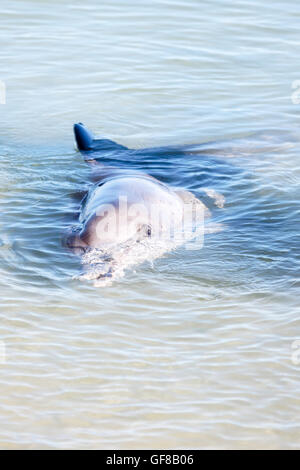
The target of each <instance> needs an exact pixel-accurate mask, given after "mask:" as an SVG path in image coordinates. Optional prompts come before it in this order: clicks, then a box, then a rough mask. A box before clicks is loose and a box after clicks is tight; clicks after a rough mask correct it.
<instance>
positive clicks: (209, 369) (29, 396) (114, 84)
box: [0, 0, 300, 449]
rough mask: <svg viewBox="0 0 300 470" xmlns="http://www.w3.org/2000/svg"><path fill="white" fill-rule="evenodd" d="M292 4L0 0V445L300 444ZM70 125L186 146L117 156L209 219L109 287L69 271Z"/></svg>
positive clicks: (83, 170) (77, 159) (121, 138)
mask: <svg viewBox="0 0 300 470" xmlns="http://www.w3.org/2000/svg"><path fill="white" fill-rule="evenodd" d="M299 17H300V8H299V4H298V2H296V1H291V0H289V1H288V2H282V1H278V2H276V4H272V3H271V2H269V3H268V4H264V5H262V4H261V3H258V2H257V1H255V2H247V1H240V2H238V3H235V2H234V3H229V2H225V1H212V2H209V3H208V4H202V2H198V1H196V0H188V1H184V2H183V1H180V0H178V1H175V0H174V1H173V0H164V1H152V2H145V1H136V0H130V1H127V2H126V3H125V2H122V1H120V0H119V1H115V0H114V1H104V2H101V4H100V3H99V2H96V1H92V0H87V1H86V2H84V3H83V4H82V3H81V2H78V1H73V2H72V3H70V2H67V1H59V2H58V1H52V2H50V1H49V0H44V1H42V0H36V1H19V0H12V1H11V2H9V4H8V5H7V6H6V7H2V12H1V18H0V25H1V27H0V40H1V44H2V47H1V49H0V59H1V69H0V70H1V71H0V80H1V81H2V82H4V83H5V85H6V104H0V177H1V183H2V184H1V188H0V206H1V224H0V289H1V300H0V306H1V321H0V341H1V343H0V346H1V347H0V353H1V355H0V383H1V387H0V417H1V423H3V424H2V426H1V429H0V446H1V447H2V448H65V447H68V448H124V449H128V448H129V449H130V448H212V447H217V448H225V449H228V448H253V447H254V448H299V442H300V426H299V373H300V354H297V352H299V350H297V344H298V343H295V341H296V340H299V339H300V330H299V300H298V299H299V266H300V262H299V261H300V256H299V182H300V164H299V152H300V126H299V110H300V104H299V101H300V100H299V93H298V90H299V88H300V85H299V86H298V84H297V80H300V73H299V67H298V64H299V57H298V56H299V53H298V52H299V41H300V33H299ZM1 89H2V90H3V87H2V88H1ZM1 97H2V102H3V101H4V100H3V92H2V94H1ZM77 121H83V122H84V123H86V124H87V125H89V126H90V127H91V128H92V129H93V130H94V131H95V132H96V133H97V134H98V135H99V136H104V137H105V138H110V139H113V140H115V141H117V142H119V143H121V144H124V145H126V146H129V147H131V148H137V149H142V148H146V147H157V146H175V147H176V148H179V147H181V146H183V145H190V144H196V149H195V151H194V152H193V153H189V154H187V155H184V156H178V154H176V152H175V153H174V152H172V151H170V152H167V153H166V154H165V155H157V154H155V153H151V152H149V153H147V154H146V155H145V156H144V157H143V158H141V159H140V161H134V162H132V161H128V162H127V161H126V160H124V159H123V160H122V158H121V157H120V160H119V162H118V164H120V165H122V166H125V167H127V166H128V167H132V166H134V167H135V168H140V169H142V170H144V171H147V172H148V173H150V174H151V175H153V176H155V177H157V178H159V179H160V180H162V181H164V182H166V183H168V184H171V185H176V186H180V187H183V188H186V189H188V190H190V191H192V192H194V194H196V195H197V196H198V197H200V198H202V200H203V201H204V202H205V203H206V204H207V205H208V206H209V208H210V209H211V211H212V216H213V220H214V221H216V222H217V223H222V224H223V226H224V230H223V231H221V232H218V233H212V234H210V235H206V237H205V244H204V247H203V248H202V249H199V250H192V251H188V250H186V249H185V248H184V247H180V248H178V249H177V250H175V251H173V252H171V253H168V254H166V255H165V256H163V257H162V258H160V259H158V260H156V261H154V262H153V263H144V264H142V265H140V266H137V267H136V268H135V269H132V270H128V272H127V274H126V277H125V278H123V279H120V280H119V281H118V282H116V283H114V284H113V285H112V286H111V287H107V288H102V289H99V288H96V287H94V286H93V284H92V283H90V282H87V281H86V282H80V281H79V280H77V279H76V278H77V277H78V273H80V271H81V265H80V260H79V259H78V258H76V257H75V256H72V254H70V253H69V252H67V251H66V250H65V248H64V247H63V245H62V239H63V237H64V234H65V231H66V230H67V229H68V228H69V227H70V226H72V225H74V224H76V220H77V219H76V217H77V213H78V209H79V201H80V194H81V193H82V192H83V191H84V190H85V189H87V188H88V187H89V185H90V172H89V168H88V167H87V166H86V164H85V163H84V162H83V161H82V157H81V156H80V154H79V153H78V152H76V150H75V149H74V144H73V135H72V124H73V123H74V122H77ZM203 187H209V188H212V189H214V190H215V191H218V192H219V193H221V194H223V195H224V196H225V198H226V204H225V208H224V209H219V208H217V207H215V206H214V205H213V202H212V201H211V200H210V199H209V198H205V196H204V194H203ZM293 346H294V349H293ZM298 359H299V360H298Z"/></svg>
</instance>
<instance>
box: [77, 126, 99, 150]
mask: <svg viewBox="0 0 300 470" xmlns="http://www.w3.org/2000/svg"><path fill="white" fill-rule="evenodd" d="M74 134H75V139H76V144H77V147H78V150H92V144H93V141H94V136H93V134H92V133H91V131H89V130H88V129H87V128H86V127H85V126H84V125H83V124H82V123H81V122H79V123H78V124H74Z"/></svg>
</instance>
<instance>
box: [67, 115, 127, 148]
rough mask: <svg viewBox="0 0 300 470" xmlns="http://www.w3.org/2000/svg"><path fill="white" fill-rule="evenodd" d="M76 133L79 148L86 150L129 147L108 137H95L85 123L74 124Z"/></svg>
mask: <svg viewBox="0 0 300 470" xmlns="http://www.w3.org/2000/svg"><path fill="white" fill-rule="evenodd" d="M74 134H75V139H76V143H77V147H78V150H84V151H89V150H90V151H94V152H97V151H101V150H103V151H105V150H106V151H113V150H128V149H127V147H124V146H123V145H120V144H117V143H116V142H113V141H112V140H108V139H95V138H94V136H93V134H92V132H91V131H90V130H89V129H87V128H86V127H85V126H84V124H82V123H81V122H79V123H78V124H74Z"/></svg>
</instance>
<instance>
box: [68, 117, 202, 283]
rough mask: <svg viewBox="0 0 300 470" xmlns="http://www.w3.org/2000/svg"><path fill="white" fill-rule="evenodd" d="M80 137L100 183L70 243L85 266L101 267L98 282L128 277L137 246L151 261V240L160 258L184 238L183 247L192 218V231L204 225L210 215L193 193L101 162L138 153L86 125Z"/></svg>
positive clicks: (83, 209) (84, 206) (78, 131)
mask: <svg viewBox="0 0 300 470" xmlns="http://www.w3.org/2000/svg"><path fill="white" fill-rule="evenodd" d="M74 134H75V141H76V145H77V148H78V150H79V151H80V152H81V153H82V155H83V157H84V159H85V161H86V162H87V163H89V164H90V165H91V168H92V170H93V178H94V181H95V184H94V185H93V186H92V187H91V189H90V190H89V192H88V194H87V195H86V197H85V198H84V200H83V201H82V204H81V210H80V217H79V227H78V228H77V229H76V230H75V231H73V232H72V233H71V234H69V236H68V237H67V242H66V244H67V246H68V248H69V249H70V250H72V251H73V252H74V253H75V254H80V255H82V256H83V257H84V259H85V264H90V265H93V266H94V267H95V266H97V269H96V270H95V272H94V273H93V275H92V278H94V279H96V280H102V281H103V280H105V281H107V280H108V279H113V278H117V277H120V275H124V268H126V267H128V266H129V265H130V264H134V262H133V258H134V256H133V253H135V252H136V251H137V247H138V249H139V253H140V252H141V246H144V247H145V255H144V256H140V254H139V257H138V259H139V260H140V261H144V259H147V254H149V251H147V242H148V248H149V243H150V245H152V248H153V247H154V252H155V253H156V255H157V256H160V255H161V254H162V253H163V252H165V251H168V250H169V249H170V247H173V246H174V243H175V242H174V240H175V239H176V242H177V244H178V240H180V244H181V243H183V241H184V235H185V229H186V223H187V220H188V224H189V229H188V230H190V231H193V230H194V229H193V228H192V225H193V226H194V225H195V223H196V224H197V223H199V224H200V225H201V223H200V222H201V221H203V218H204V217H206V216H208V215H209V211H208V209H207V208H206V207H205V206H204V204H203V203H202V202H201V201H200V200H198V199H197V198H196V197H195V196H194V195H193V194H192V193H190V192H188V191H185V190H182V189H177V188H173V187H170V186H168V185H166V184H165V183H163V182H161V181H159V180H158V179H156V178H154V177H153V176H151V175H148V174H147V173H144V172H141V171H138V170H135V169H130V168H120V167H117V166H111V165H105V164H104V163H103V162H101V159H103V157H105V158H106V159H107V157H109V159H110V161H111V160H114V159H116V160H117V158H118V156H119V155H120V153H126V154H128V158H130V157H133V155H134V151H133V150H130V149H128V148H127V147H125V146H123V145H120V144H118V143H115V142H113V141H111V140H108V139H97V138H95V137H94V135H93V134H92V132H91V131H90V130H89V129H87V128H86V127H85V126H84V125H83V124H82V123H78V124H75V125H74ZM179 234H180V236H179ZM162 244H163V246H164V248H163V249H161V245H162ZM175 244H176V243H175ZM158 247H160V248H159V249H158ZM151 256H152V258H153V249H152V255H151ZM157 256H154V258H155V257H157ZM95 258H96V259H97V262H95ZM124 259H125V261H124ZM91 260H92V261H91ZM99 260H100V261H99ZM103 260H105V262H104V261H103ZM120 265H122V269H120ZM99 267H100V269H99ZM106 283H107V282H106ZM102 284H103V282H102Z"/></svg>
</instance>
